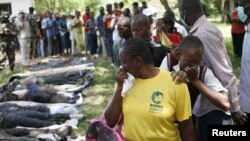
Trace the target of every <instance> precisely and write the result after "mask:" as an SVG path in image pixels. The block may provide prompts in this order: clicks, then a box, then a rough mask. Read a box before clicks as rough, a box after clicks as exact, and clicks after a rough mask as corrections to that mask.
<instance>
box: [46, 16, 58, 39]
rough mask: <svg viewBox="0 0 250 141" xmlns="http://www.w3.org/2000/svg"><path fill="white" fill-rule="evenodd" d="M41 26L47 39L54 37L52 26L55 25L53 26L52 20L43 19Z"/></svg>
mask: <svg viewBox="0 0 250 141" xmlns="http://www.w3.org/2000/svg"><path fill="white" fill-rule="evenodd" d="M43 25H44V28H45V31H46V35H47V37H52V36H54V35H55V33H54V26H55V25H54V21H53V19H50V18H46V19H44V21H43Z"/></svg>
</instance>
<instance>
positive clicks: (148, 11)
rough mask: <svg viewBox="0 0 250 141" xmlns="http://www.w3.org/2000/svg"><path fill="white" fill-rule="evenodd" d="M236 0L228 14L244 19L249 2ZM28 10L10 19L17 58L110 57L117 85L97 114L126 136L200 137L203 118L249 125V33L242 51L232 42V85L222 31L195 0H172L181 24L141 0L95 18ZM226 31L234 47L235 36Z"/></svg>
mask: <svg viewBox="0 0 250 141" xmlns="http://www.w3.org/2000/svg"><path fill="white" fill-rule="evenodd" d="M237 4H238V6H237V8H236V9H237V10H236V11H237V13H236V14H233V16H234V15H237V14H238V17H237V16H234V17H233V18H232V21H234V22H236V23H241V24H245V25H246V24H248V23H249V19H250V17H249V16H248V13H249V9H248V8H247V7H248V6H249V5H250V3H249V2H248V1H247V0H240V1H239V2H238V3H237ZM105 9H106V10H105ZM33 11H34V9H33V8H30V13H29V14H24V12H23V11H20V12H19V16H18V18H17V20H16V21H15V24H16V26H17V28H18V30H19V36H18V39H19V43H20V47H21V54H22V57H23V65H24V66H27V65H29V59H30V58H32V57H38V56H41V57H45V56H51V55H57V54H60V55H64V54H69V53H71V54H72V55H74V54H77V53H84V54H88V53H89V54H90V55H91V57H93V58H94V57H96V56H97V55H103V56H106V57H111V60H112V63H113V64H114V65H115V66H117V72H116V80H117V84H116V86H115V91H114V95H113V97H112V99H111V101H110V102H109V104H108V106H107V107H106V109H105V111H104V113H103V115H104V117H105V120H106V123H107V125H108V126H109V127H111V128H113V127H114V126H116V125H117V124H118V123H120V120H122V127H123V128H122V129H121V135H122V136H123V137H124V138H125V139H126V140H175V141H179V140H182V141H194V140H199V139H200V140H201V141H207V140H208V130H207V128H208V125H211V124H217V125H233V124H234V123H235V124H240V125H247V126H248V125H249V123H250V120H249V119H248V116H250V111H249V104H248V103H249V99H250V97H249V95H248V92H249V91H250V90H248V89H249V88H250V86H249V85H250V82H249V80H250V79H249V76H248V74H249V73H250V72H249V59H248V58H249V57H248V56H249V55H248V52H249V48H248V46H249V44H248V40H249V39H248V38H249V37H248V36H247V37H246V38H245V43H244V45H243V52H242V53H241V47H239V48H237V49H236V47H235V55H237V56H241V55H242V62H241V76H240V86H239V90H238V88H237V85H236V76H235V75H234V73H233V68H232V64H231V61H230V59H229V57H228V54H227V50H226V47H225V42H224V38H223V35H222V33H221V31H220V30H219V29H218V28H217V27H216V26H215V25H214V24H212V23H211V22H209V21H207V18H206V16H205V14H204V12H203V9H202V5H201V2H200V0H181V1H180V3H179V13H180V18H181V23H178V22H177V20H176V18H175V14H174V12H173V11H171V10H168V11H166V12H165V13H164V15H163V16H162V18H159V19H156V14H157V9H156V8H153V7H150V6H148V5H147V3H146V2H142V3H141V7H140V4H139V3H138V2H134V3H133V4H132V10H131V11H130V9H129V8H124V3H123V2H120V3H117V2H115V3H114V4H113V5H112V4H107V5H106V7H105V8H104V7H100V8H99V15H98V16H97V17H96V18H95V13H94V12H93V11H91V7H89V6H87V7H86V9H85V13H84V14H83V15H82V17H81V13H80V12H79V11H75V13H74V14H71V15H69V16H65V15H62V16H59V15H58V14H52V13H51V12H47V13H46V14H45V15H41V14H38V15H34V14H33ZM105 11H106V12H105ZM34 19H35V20H34ZM82 27H84V30H82ZM248 28H250V27H249V25H248ZM234 30H237V26H234ZM238 30H239V29H238ZM232 31H233V30H232ZM241 31H242V32H244V34H245V30H244V27H243V28H242V27H241ZM237 33H238V32H237ZM83 34H85V38H83ZM247 34H248V32H247ZM232 36H233V39H234V40H233V41H234V46H237V47H238V46H240V43H235V42H236V40H235V39H237V38H238V36H239V35H238V34H235V33H233V32H232ZM243 36H244V35H243ZM34 37H36V38H34ZM84 39H85V41H84ZM34 40H35V41H34ZM98 40H99V42H98ZM240 40H242V37H240ZM98 43H99V45H98ZM176 125H178V126H176Z"/></svg>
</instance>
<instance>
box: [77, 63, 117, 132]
mask: <svg viewBox="0 0 250 141" xmlns="http://www.w3.org/2000/svg"><path fill="white" fill-rule="evenodd" d="M115 70H116V68H115V67H114V66H112V65H111V62H110V61H109V60H104V59H98V60H97V61H96V68H95V71H94V74H95V77H94V82H93V85H92V86H91V87H90V88H89V89H87V90H86V91H85V97H84V101H83V103H84V106H83V109H82V111H81V113H83V114H84V115H85V116H86V119H84V120H81V121H80V122H79V124H78V130H76V134H78V135H84V134H85V132H86V129H87V127H88V125H89V122H88V121H89V120H90V119H93V118H98V117H99V116H100V115H101V113H102V112H103V110H104V108H105V106H106V105H107V103H108V102H109V100H110V98H111V96H112V94H113V91H114V85H115V75H114V74H115Z"/></svg>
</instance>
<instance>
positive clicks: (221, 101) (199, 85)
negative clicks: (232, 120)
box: [185, 66, 230, 111]
mask: <svg viewBox="0 0 250 141" xmlns="http://www.w3.org/2000/svg"><path fill="white" fill-rule="evenodd" d="M185 71H186V72H187V76H188V79H189V81H190V82H191V83H192V85H193V86H194V87H195V88H196V89H198V90H199V92H200V93H201V94H203V95H204V96H206V97H207V99H208V100H209V101H211V102H212V103H213V104H214V105H216V106H217V107H219V108H221V109H223V110H225V111H227V110H229V108H230V103H229V100H228V97H227V96H226V95H224V94H223V92H217V91H214V90H212V89H210V88H208V87H207V86H206V85H205V84H204V83H203V82H202V81H200V80H199V78H198V67H197V66H192V67H186V68H185Z"/></svg>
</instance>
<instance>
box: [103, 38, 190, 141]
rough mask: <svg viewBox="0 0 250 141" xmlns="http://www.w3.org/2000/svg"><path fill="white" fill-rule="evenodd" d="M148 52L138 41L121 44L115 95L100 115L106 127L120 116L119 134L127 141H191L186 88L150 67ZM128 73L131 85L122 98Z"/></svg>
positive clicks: (150, 55)
mask: <svg viewBox="0 0 250 141" xmlns="http://www.w3.org/2000/svg"><path fill="white" fill-rule="evenodd" d="M152 50H153V49H152V46H151V44H150V43H148V42H146V41H145V40H143V39H141V38H131V39H128V40H127V41H125V43H124V45H123V48H122V49H121V51H120V59H121V62H122V66H123V67H122V68H119V69H118V70H117V72H116V81H117V84H116V88H115V93H114V95H113V98H112V99H111V102H110V103H109V105H108V107H107V109H106V111H105V113H104V115H105V118H106V121H107V124H108V125H109V126H110V127H114V126H115V125H116V124H117V122H118V120H119V116H120V115H121V113H123V128H122V134H123V136H124V137H125V138H126V140H127V141H130V140H131V141H132V140H138V141H144V140H157V141H160V140H171V141H180V140H182V141H194V140H195V134H194V127H193V122H192V118H191V116H192V110H191V104H190V97H189V92H188V88H187V85H186V84H184V83H182V84H180V85H177V84H175V82H174V81H172V78H171V76H170V72H167V71H164V70H161V69H159V68H156V67H154V64H153V58H152V52H151V51H152ZM128 73H130V74H132V75H133V76H134V77H135V82H134V86H133V87H132V88H131V89H130V90H129V91H127V93H125V96H124V97H122V96H121V93H122V89H123V84H124V81H125V79H126V78H128ZM177 125H178V126H177Z"/></svg>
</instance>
